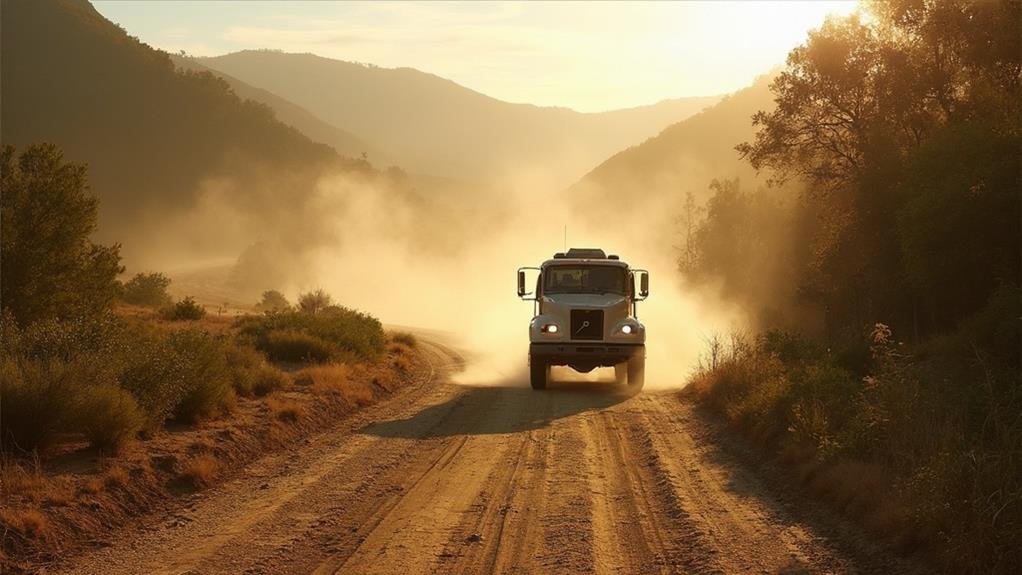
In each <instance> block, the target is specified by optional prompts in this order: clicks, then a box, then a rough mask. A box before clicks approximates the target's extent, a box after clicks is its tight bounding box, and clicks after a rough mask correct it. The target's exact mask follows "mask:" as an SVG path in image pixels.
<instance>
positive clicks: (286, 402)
mask: <svg viewBox="0 0 1022 575" xmlns="http://www.w3.org/2000/svg"><path fill="white" fill-rule="evenodd" d="M266 406H267V407H268V408H269V410H270V414H271V415H272V416H273V418H274V419H277V420H280V421H286V422H288V423H295V422H297V421H298V420H299V419H301V418H302V416H303V415H305V408H304V407H302V404H300V403H298V402H297V401H295V400H293V399H290V398H287V397H284V396H281V395H279V394H274V395H271V396H270V397H268V398H267V399H266Z"/></svg>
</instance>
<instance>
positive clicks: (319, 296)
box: [298, 289, 333, 314]
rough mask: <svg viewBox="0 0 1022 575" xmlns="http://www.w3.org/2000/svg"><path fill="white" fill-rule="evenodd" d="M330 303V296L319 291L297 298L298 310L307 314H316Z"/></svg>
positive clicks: (331, 301)
mask: <svg viewBox="0 0 1022 575" xmlns="http://www.w3.org/2000/svg"><path fill="white" fill-rule="evenodd" d="M332 303H333V298H331V297H330V294H328V293H326V292H325V291H323V290H321V289H318V290H316V291H314V292H307V293H303V294H302V295H300V296H298V309H300V310H301V311H303V312H305V313H308V314H315V313H318V312H320V311H322V310H323V309H325V308H327V307H329V306H330V305H331V304H332Z"/></svg>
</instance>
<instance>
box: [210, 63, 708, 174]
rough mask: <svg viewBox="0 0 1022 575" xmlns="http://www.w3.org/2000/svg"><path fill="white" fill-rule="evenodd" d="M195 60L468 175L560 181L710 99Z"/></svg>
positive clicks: (404, 158) (422, 163) (427, 167)
mask: <svg viewBox="0 0 1022 575" xmlns="http://www.w3.org/2000/svg"><path fill="white" fill-rule="evenodd" d="M196 61H197V62H198V63H199V64H201V65H203V66H206V67H208V68H211V69H213V70H217V71H220V72H223V73H225V74H228V75H230V76H232V77H234V78H237V79H239V80H241V81H242V82H245V83H247V84H250V85H252V86H255V87H258V88H261V89H263V90H267V91H269V92H272V93H273V94H276V95H278V96H280V97H282V98H285V99H287V100H289V101H291V102H294V103H295V104H297V105H299V106H301V107H302V108H305V109H306V110H308V111H309V112H311V113H313V114H315V115H316V116H318V117H319V118H321V119H323V120H324V121H326V122H327V123H329V124H331V125H333V126H335V127H338V128H341V129H344V130H348V131H350V132H352V133H354V134H358V135H359V136H360V137H363V138H365V139H366V141H369V142H372V143H374V144H376V145H377V146H379V147H380V148H382V149H383V150H385V151H386V152H387V153H388V154H390V155H391V156H392V158H393V160H394V163H396V164H397V165H400V166H401V167H402V168H404V169H406V170H409V171H413V172H420V173H425V174H435V175H441V176H448V177H455V178H463V179H470V180H487V179H491V178H492V177H494V176H496V177H498V178H501V177H507V176H509V175H513V174H515V173H517V172H518V171H520V170H523V169H525V170H528V169H533V168H537V167H541V168H543V169H548V168H549V167H551V166H554V167H555V171H556V175H555V178H561V179H562V180H563V183H564V184H568V183H570V182H571V181H574V180H575V179H577V178H578V176H579V175H581V174H583V173H585V172H586V171H588V170H589V169H590V168H592V166H594V165H596V164H597V163H599V162H600V161H602V160H603V159H604V158H606V157H607V156H609V155H611V154H613V153H614V152H616V151H618V150H620V149H622V148H624V147H627V146H629V145H632V144H635V143H638V142H641V141H643V140H645V139H646V138H648V137H650V136H653V135H655V134H657V133H658V132H659V131H660V130H661V129H663V127H665V126H667V125H669V124H672V123H674V122H677V121H679V120H682V119H684V118H686V117H688V116H690V115H692V114H694V113H696V112H698V111H699V110H701V109H703V108H704V107H706V106H708V105H711V104H713V103H715V102H716V101H717V100H718V99H719V98H718V97H698V98H681V99H677V100H668V101H664V102H660V103H658V104H653V105H651V106H641V107H638V108H632V109H626V110H617V111H612V112H604V113H581V112H576V111H574V110H570V109H567V108H543V107H538V106H533V105H529V104H512V103H508V102H503V101H501V100H497V99H495V98H492V97H489V96H486V95H484V94H481V93H479V92H476V91H474V90H472V89H469V88H466V87H464V86H461V85H459V84H457V83H455V82H453V81H451V80H448V79H445V78H441V77H439V76H436V75H433V74H429V73H426V72H421V71H418V70H415V69H412V68H379V67H374V66H366V65H362V64H354V63H351V62H344V61H340V60H332V59H329V58H323V57H320V56H315V55H312V54H288V53H283V52H277V51H244V52H236V53H233V54H227V55H224V56H217V57H211V58H197V59H196ZM371 159H372V158H370V160H371Z"/></svg>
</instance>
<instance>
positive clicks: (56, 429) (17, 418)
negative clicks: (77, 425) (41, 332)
mask: <svg viewBox="0 0 1022 575" xmlns="http://www.w3.org/2000/svg"><path fill="white" fill-rule="evenodd" d="M75 376H76V370H75V368H74V367H73V366H72V365H70V364H69V363H68V362H65V361H63V360H60V359H46V360H40V359H22V360H14V359H11V358H5V359H3V360H2V363H0V397H2V401H0V423H2V427H0V429H2V431H3V443H4V445H9V446H13V447H14V448H15V449H18V450H26V451H27V450H32V449H36V448H42V447H46V446H47V445H49V444H50V443H52V441H53V438H54V436H55V435H56V434H57V433H60V432H66V431H71V430H72V427H73V426H72V423H71V415H72V414H73V413H74V398H75V395H76V392H77V389H76V388H77V387H78V385H77V381H75V379H74V378H75Z"/></svg>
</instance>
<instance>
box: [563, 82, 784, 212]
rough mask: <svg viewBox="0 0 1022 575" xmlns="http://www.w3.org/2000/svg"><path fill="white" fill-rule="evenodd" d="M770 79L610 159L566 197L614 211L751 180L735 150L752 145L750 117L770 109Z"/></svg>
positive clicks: (574, 186) (750, 171)
mask: <svg viewBox="0 0 1022 575" xmlns="http://www.w3.org/2000/svg"><path fill="white" fill-rule="evenodd" d="M771 79H772V78H771V77H770V76H762V77H760V78H758V79H757V80H756V82H755V83H754V84H753V85H752V86H749V87H748V88H745V89H743V90H740V91H738V92H735V93H734V94H732V95H730V96H727V97H725V98H724V99H722V100H721V101H720V102H719V103H717V104H715V105H714V106H712V107H709V108H707V109H705V110H703V111H702V112H700V113H698V114H696V115H694V116H692V117H691V118H688V119H686V120H683V121H681V122H677V123H675V124H673V125H671V126H669V127H667V128H666V129H664V130H663V131H662V132H661V133H660V134H659V135H657V136H656V137H653V138H650V139H649V140H647V141H645V142H643V143H642V144H639V145H636V146H632V147H630V148H628V149H626V150H623V151H621V152H618V153H617V154H615V155H613V156H611V157H610V158H608V159H607V160H606V161H605V162H603V163H602V164H600V165H599V166H597V167H596V168H594V169H593V170H592V171H590V172H589V173H588V174H586V175H585V176H584V177H583V178H582V179H581V180H579V182H578V183H576V184H575V185H573V186H572V187H571V188H570V189H569V190H568V191H567V194H568V197H569V198H570V199H571V200H572V201H574V202H576V203H578V204H587V205H601V206H604V207H605V208H606V209H607V210H608V211H613V210H617V209H619V208H624V207H627V206H628V205H629V204H631V203H633V202H635V200H636V199H640V198H641V199H651V198H654V197H662V196H665V195H676V196H677V197H679V198H680V197H683V196H684V194H685V193H686V192H693V193H695V194H696V195H697V196H698V195H701V194H702V192H703V191H705V190H706V189H707V186H708V184H709V183H710V181H711V180H712V179H714V178H725V177H726V178H734V177H739V178H741V179H742V180H744V181H751V180H753V179H755V178H756V173H755V171H754V170H753V169H752V168H751V167H750V166H749V164H748V162H744V161H741V160H740V158H739V157H738V153H737V152H736V151H735V149H734V148H735V145H737V144H739V143H740V142H744V141H747V140H750V139H752V137H753V134H754V131H753V127H752V120H751V118H752V115H753V114H754V113H756V112H757V111H759V110H764V109H771V108H772V107H773V98H772V95H771V93H770V90H769V84H770V81H771Z"/></svg>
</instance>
